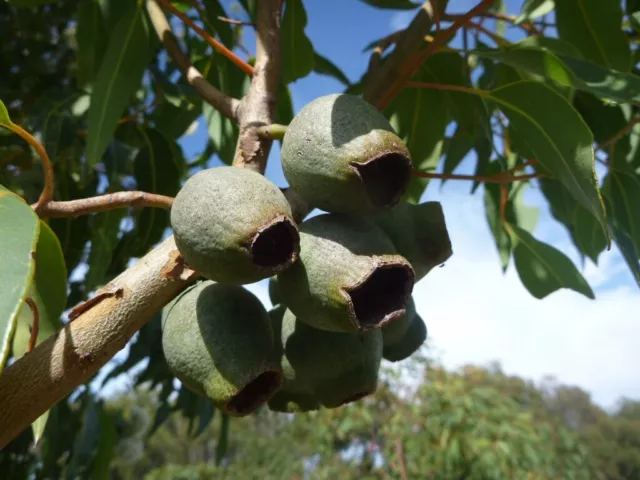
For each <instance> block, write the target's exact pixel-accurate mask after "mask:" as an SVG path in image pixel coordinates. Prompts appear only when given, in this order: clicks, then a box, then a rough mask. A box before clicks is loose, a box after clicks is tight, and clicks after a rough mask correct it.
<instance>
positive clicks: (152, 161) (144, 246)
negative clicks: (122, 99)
mask: <svg viewBox="0 0 640 480" xmlns="http://www.w3.org/2000/svg"><path fill="white" fill-rule="evenodd" d="M140 132H141V134H142V136H143V138H144V143H145V147H144V148H142V149H141V150H140V151H139V152H138V154H137V155H136V157H135V160H134V176H135V179H136V185H137V188H138V190H142V191H144V192H150V193H156V194H159V195H167V196H170V197H173V196H175V195H176V194H177V193H178V190H180V178H181V176H182V172H183V167H184V166H183V165H181V164H180V161H181V160H182V158H176V155H175V153H176V149H179V148H180V147H178V145H176V144H175V142H172V141H169V140H168V139H166V138H165V137H164V136H163V135H162V134H161V133H160V132H158V131H157V130H153V129H148V130H143V129H140ZM167 227H169V211H168V210H164V209H160V208H143V209H141V210H140V212H139V213H138V215H137V216H136V223H135V227H134V229H133V231H132V232H131V233H128V234H127V238H130V239H131V241H132V244H131V247H130V249H131V250H130V254H131V255H132V256H135V257H140V256H142V255H144V254H145V253H147V250H148V249H149V248H150V247H151V246H152V245H154V244H155V243H157V242H159V241H160V240H161V239H162V234H163V233H164V231H165V229H166V228H167Z"/></svg>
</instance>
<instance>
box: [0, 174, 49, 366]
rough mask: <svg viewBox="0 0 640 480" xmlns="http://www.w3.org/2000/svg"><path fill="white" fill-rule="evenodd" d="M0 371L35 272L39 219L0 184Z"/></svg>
mask: <svg viewBox="0 0 640 480" xmlns="http://www.w3.org/2000/svg"><path fill="white" fill-rule="evenodd" d="M0 225H2V233H1V234H0V265H2V275H0V300H1V301H0V371H1V370H2V368H4V365H5V363H6V361H7V357H8V356H9V349H10V346H11V339H12V337H13V333H14V331H15V327H16V321H17V318H18V314H19V312H20V309H21V307H22V305H23V303H24V300H25V298H26V297H27V295H28V292H29V288H30V286H31V283H32V281H33V276H34V271H35V253H36V245H37V242H38V237H39V234H40V221H39V219H38V216H37V215H36V214H35V212H34V211H33V209H32V208H31V207H30V206H29V205H27V204H26V203H25V202H24V201H23V200H22V199H21V198H20V197H18V196H17V195H15V194H13V193H12V192H10V191H9V190H7V189H6V188H4V187H3V186H1V185H0Z"/></svg>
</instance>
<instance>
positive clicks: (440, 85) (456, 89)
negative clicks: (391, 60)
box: [405, 82, 489, 97]
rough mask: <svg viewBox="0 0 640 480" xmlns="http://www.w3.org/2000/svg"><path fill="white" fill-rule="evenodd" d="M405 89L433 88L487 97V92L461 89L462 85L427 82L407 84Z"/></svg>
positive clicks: (467, 88) (469, 88) (476, 89)
mask: <svg viewBox="0 0 640 480" xmlns="http://www.w3.org/2000/svg"><path fill="white" fill-rule="evenodd" d="M405 87H410V88H433V89H435V90H451V91H454V92H462V93H469V94H471V95H479V96H481V97H486V96H487V95H489V92H488V91H487V90H480V89H478V88H472V87H463V86H462V85H447V84H445V83H429V82H407V83H406V85H405Z"/></svg>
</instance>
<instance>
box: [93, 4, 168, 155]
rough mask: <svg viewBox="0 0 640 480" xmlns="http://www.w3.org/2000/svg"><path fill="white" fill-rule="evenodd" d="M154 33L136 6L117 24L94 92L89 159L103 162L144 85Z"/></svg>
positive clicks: (143, 14) (152, 51) (152, 50)
mask: <svg viewBox="0 0 640 480" xmlns="http://www.w3.org/2000/svg"><path fill="white" fill-rule="evenodd" d="M152 34H153V32H152V31H151V29H150V26H149V24H148V22H147V19H146V17H145V13H144V10H143V9H141V8H135V10H133V11H131V12H127V13H126V14H125V15H123V16H122V17H121V18H120V19H119V20H118V23H117V24H116V26H115V28H114V31H113V33H112V35H111V36H110V37H109V43H108V45H107V49H106V51H105V54H104V58H103V60H102V62H101V64H100V69H99V71H98V75H97V77H96V81H95V84H94V86H93V89H92V93H91V105H90V107H89V128H88V137H87V160H88V162H89V164H90V165H95V164H96V163H98V162H100V161H101V159H102V155H103V154H104V152H105V150H106V149H107V146H108V145H109V142H110V141H111V138H112V137H113V134H114V132H115V131H116V127H117V126H118V120H120V117H121V115H122V114H123V113H124V112H125V107H126V106H127V105H128V104H129V101H130V99H131V96H132V95H133V93H134V92H135V90H136V89H137V88H138V87H139V86H140V82H141V80H142V74H143V72H144V69H145V68H146V66H147V65H148V64H149V61H150V60H151V57H152V56H153V53H154V45H155V43H154V42H153V40H152V39H154V38H155V36H152Z"/></svg>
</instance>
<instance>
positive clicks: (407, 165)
mask: <svg viewBox="0 0 640 480" xmlns="http://www.w3.org/2000/svg"><path fill="white" fill-rule="evenodd" d="M354 167H355V168H356V169H357V170H358V173H359V174H360V178H361V179H362V183H363V184H364V188H365V191H366V193H367V196H368V197H369V200H370V201H371V203H372V204H373V205H374V206H376V207H384V206H387V205H392V204H394V203H396V201H397V200H398V199H399V198H400V197H401V196H402V194H403V193H404V191H405V189H406V187H407V185H408V184H409V180H410V179H411V162H410V161H409V159H408V158H407V157H405V156H404V155H401V154H399V153H388V154H386V155H381V156H379V157H377V158H374V159H373V160H370V161H368V162H367V163H364V164H354Z"/></svg>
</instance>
